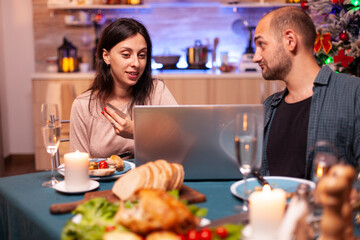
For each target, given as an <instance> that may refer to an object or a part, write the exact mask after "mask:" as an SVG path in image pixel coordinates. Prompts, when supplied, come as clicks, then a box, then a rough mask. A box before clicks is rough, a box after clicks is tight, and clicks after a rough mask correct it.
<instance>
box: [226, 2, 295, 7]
mask: <svg viewBox="0 0 360 240" xmlns="http://www.w3.org/2000/svg"><path fill="white" fill-rule="evenodd" d="M286 6H300V3H284V2H278V3H277V2H249V3H245V2H244V3H236V4H231V3H223V4H221V7H223V8H272V7H274V8H278V7H286Z"/></svg>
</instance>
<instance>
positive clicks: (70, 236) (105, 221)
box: [61, 198, 126, 240]
mask: <svg viewBox="0 0 360 240" xmlns="http://www.w3.org/2000/svg"><path fill="white" fill-rule="evenodd" d="M117 210H118V204H116V203H110V202H108V201H107V200H106V199H105V198H93V199H91V200H89V201H87V202H86V203H83V204H81V205H79V206H78V207H77V208H76V209H75V210H74V211H73V212H72V214H74V215H75V216H74V217H73V218H72V219H70V220H69V221H68V222H67V223H66V225H65V227H64V228H63V231H62V233H61V239H62V240H75V239H83V240H93V239H101V238H102V236H103V234H104V233H105V231H106V229H107V228H108V227H115V229H116V230H126V229H125V228H124V227H122V226H121V225H119V224H117V223H115V221H114V216H115V214H116V212H117Z"/></svg>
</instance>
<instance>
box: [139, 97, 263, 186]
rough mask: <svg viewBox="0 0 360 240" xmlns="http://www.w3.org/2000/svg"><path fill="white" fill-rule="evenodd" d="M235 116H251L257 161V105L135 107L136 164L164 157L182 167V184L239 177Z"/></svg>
mask: <svg viewBox="0 0 360 240" xmlns="http://www.w3.org/2000/svg"><path fill="white" fill-rule="evenodd" d="M238 113H255V114H256V119H257V129H258V131H257V134H258V136H257V139H258V141H257V158H260V160H261V157H262V154H261V153H262V144H263V126H264V106H263V105H262V104H246V105H243V104H239V105H176V106H165V105H162V106H135V108H134V140H135V164H136V166H139V165H142V164H145V163H147V162H148V161H155V160H157V159H165V160H167V161H168V162H176V163H180V164H182V165H183V167H184V170H185V179H186V180H200V179H201V180H211V179H241V178H242V175H241V173H240V171H239V167H238V165H237V162H236V159H235V144H234V136H235V135H234V134H235V118H236V115H237V114H238Z"/></svg>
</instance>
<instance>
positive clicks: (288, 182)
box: [230, 177, 315, 200]
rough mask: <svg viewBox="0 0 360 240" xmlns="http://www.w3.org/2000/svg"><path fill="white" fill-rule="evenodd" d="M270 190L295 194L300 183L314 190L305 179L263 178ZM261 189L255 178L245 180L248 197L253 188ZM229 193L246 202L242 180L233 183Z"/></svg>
mask: <svg viewBox="0 0 360 240" xmlns="http://www.w3.org/2000/svg"><path fill="white" fill-rule="evenodd" d="M264 178H265V179H266V180H267V181H268V182H269V184H270V186H271V187H272V188H281V189H283V190H284V191H286V192H289V193H291V192H295V191H296V189H297V186H298V185H299V184H300V183H306V184H309V185H310V188H311V189H314V188H315V183H314V182H312V181H309V180H306V179H301V178H291V177H264ZM257 186H258V187H261V185H260V183H259V182H258V181H257V180H256V178H249V179H248V180H247V189H248V196H249V195H250V194H251V193H252V192H253V191H254V188H255V187H257ZM230 191H231V193H232V194H234V195H235V196H237V197H238V198H241V199H245V200H247V197H246V196H245V192H244V180H241V181H238V182H235V183H233V184H232V185H231V187H230Z"/></svg>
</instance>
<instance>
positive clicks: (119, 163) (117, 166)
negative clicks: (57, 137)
mask: <svg viewBox="0 0 360 240" xmlns="http://www.w3.org/2000/svg"><path fill="white" fill-rule="evenodd" d="M133 168H135V164H134V163H132V162H129V161H126V160H122V159H121V158H120V157H119V156H117V155H112V156H111V157H109V158H90V159H89V176H90V179H92V180H110V179H116V178H119V177H121V176H122V175H123V174H124V173H126V172H128V171H129V170H130V169H133ZM58 173H59V174H61V175H63V176H65V164H64V163H63V164H61V165H60V166H59V167H58Z"/></svg>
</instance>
